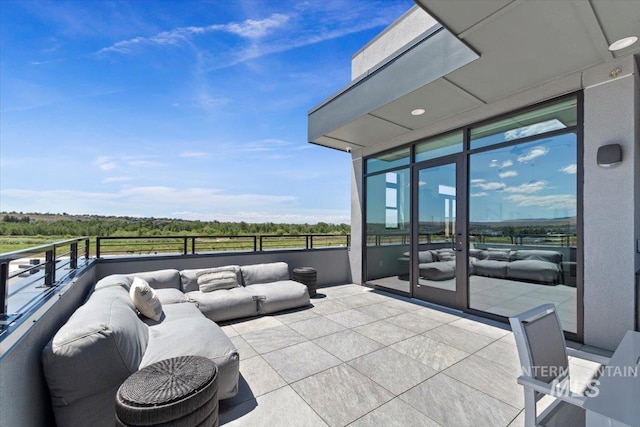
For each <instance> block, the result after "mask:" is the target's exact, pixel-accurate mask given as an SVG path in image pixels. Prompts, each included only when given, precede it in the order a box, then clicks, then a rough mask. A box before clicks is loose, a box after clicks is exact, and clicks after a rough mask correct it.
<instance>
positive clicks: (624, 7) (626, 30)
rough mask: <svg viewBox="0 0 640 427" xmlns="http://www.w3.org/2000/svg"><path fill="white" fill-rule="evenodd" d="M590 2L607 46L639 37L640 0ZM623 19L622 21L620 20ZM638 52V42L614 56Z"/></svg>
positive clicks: (639, 47) (593, 0) (594, 0)
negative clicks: (613, 3) (623, 39)
mask: <svg viewBox="0 0 640 427" xmlns="http://www.w3.org/2000/svg"><path fill="white" fill-rule="evenodd" d="M611 2H612V0H592V1H591V4H592V5H593V10H594V11H595V13H596V16H597V17H598V22H600V25H602V29H603V31H604V36H605V38H606V41H607V44H611V43H613V42H614V41H616V40H619V39H621V38H624V37H629V36H636V37H640V0H615V6H616V7H611ZM621 18H624V19H621ZM631 52H640V42H636V44H634V45H632V46H630V47H628V48H626V49H622V50H620V51H619V52H616V53H615V55H616V56H621V55H626V54H628V53H631Z"/></svg>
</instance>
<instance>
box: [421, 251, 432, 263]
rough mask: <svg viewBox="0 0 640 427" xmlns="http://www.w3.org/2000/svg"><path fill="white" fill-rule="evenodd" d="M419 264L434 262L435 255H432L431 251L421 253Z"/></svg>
mask: <svg viewBox="0 0 640 427" xmlns="http://www.w3.org/2000/svg"><path fill="white" fill-rule="evenodd" d="M418 262H419V263H426V262H433V255H432V254H431V252H430V251H419V252H418Z"/></svg>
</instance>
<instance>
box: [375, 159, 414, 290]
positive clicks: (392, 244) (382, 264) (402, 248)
mask: <svg viewBox="0 0 640 427" xmlns="http://www.w3.org/2000/svg"><path fill="white" fill-rule="evenodd" d="M391 174H393V175H394V176H393V177H391V176H390V175H391ZM410 179H411V174H410V171H409V168H405V169H401V170H398V171H394V172H388V173H381V174H378V175H372V176H368V177H367V178H366V192H367V194H366V209H367V212H366V223H367V228H366V244H367V247H366V265H367V271H366V278H365V279H366V281H367V282H369V283H371V284H376V285H380V286H385V287H389V288H392V289H397V290H401V291H405V292H409V257H408V256H406V257H405V255H404V254H405V253H408V252H409V238H410V232H411V227H410V224H409V215H410V204H409V199H410V188H409V184H410Z"/></svg>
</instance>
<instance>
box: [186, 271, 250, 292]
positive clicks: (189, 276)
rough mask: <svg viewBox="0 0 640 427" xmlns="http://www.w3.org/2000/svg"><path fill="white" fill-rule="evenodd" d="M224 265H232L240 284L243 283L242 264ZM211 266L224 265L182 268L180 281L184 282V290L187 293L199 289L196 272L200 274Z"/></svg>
mask: <svg viewBox="0 0 640 427" xmlns="http://www.w3.org/2000/svg"><path fill="white" fill-rule="evenodd" d="M224 267H232V268H233V269H234V271H235V272H236V276H237V278H238V284H240V285H241V284H242V275H241V274H240V266H238V265H227V266H224ZM211 268H222V267H209V268H195V269H188V270H181V271H180V282H181V284H182V288H181V289H182V291H183V292H185V293H187V292H192V291H199V290H200V288H199V287H198V278H197V277H196V274H198V273H199V272H201V271H205V270H209V269H211Z"/></svg>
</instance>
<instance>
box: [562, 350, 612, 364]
mask: <svg viewBox="0 0 640 427" xmlns="http://www.w3.org/2000/svg"><path fill="white" fill-rule="evenodd" d="M567 354H568V355H569V356H571V357H576V358H578V359H585V360H588V361H590V362H595V363H599V364H601V365H608V364H609V362H610V360H611V358H610V357H606V356H601V355H599V354H594V353H587V352H586V351H582V350H576V349H575V348H571V347H567Z"/></svg>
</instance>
